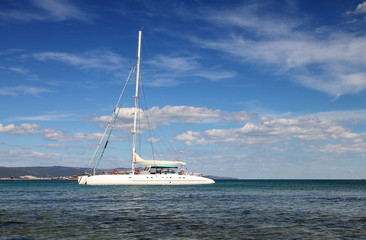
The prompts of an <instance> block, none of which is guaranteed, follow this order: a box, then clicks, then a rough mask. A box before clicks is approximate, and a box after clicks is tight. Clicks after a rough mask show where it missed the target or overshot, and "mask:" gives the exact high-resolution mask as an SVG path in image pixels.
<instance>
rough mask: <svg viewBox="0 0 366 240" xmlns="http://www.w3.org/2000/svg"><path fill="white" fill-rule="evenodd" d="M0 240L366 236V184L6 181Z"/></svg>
mask: <svg viewBox="0 0 366 240" xmlns="http://www.w3.org/2000/svg"><path fill="white" fill-rule="evenodd" d="M0 239H1V240H3V239H366V181H363V180H217V181H216V184H213V185H196V186H88V185H78V184H77V182H76V181H61V180H59V181H57V180H55V181H39V180H38V181H0Z"/></svg>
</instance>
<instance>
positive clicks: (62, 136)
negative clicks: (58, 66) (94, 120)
mask: <svg viewBox="0 0 366 240" xmlns="http://www.w3.org/2000/svg"><path fill="white" fill-rule="evenodd" d="M43 133H44V138H45V139H46V140H51V141H57V142H81V141H98V140H100V139H101V137H102V135H103V133H83V132H78V133H74V134H68V133H66V132H64V131H60V130H55V129H45V130H43ZM113 138H114V137H112V139H113Z"/></svg>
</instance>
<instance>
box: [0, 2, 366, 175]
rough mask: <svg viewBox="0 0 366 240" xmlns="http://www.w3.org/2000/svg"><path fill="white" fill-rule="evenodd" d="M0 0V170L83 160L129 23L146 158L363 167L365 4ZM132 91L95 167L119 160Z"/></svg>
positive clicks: (281, 171) (121, 69)
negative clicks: (138, 68) (145, 117)
mask: <svg viewBox="0 0 366 240" xmlns="http://www.w3.org/2000/svg"><path fill="white" fill-rule="evenodd" d="M0 4H1V7H0V36H1V37H0V83H1V84H0V104H1V105H0V106H1V110H0V166H8V167H12V166H54V165H62V166H75V167H87V166H88V162H89V161H90V159H91V156H92V155H93V152H94V149H95V147H96V146H97V144H98V142H99V139H100V137H101V135H102V133H103V131H104V127H105V125H106V123H107V121H108V118H109V116H110V115H111V114H112V113H113V109H114V107H115V104H116V101H117V99H118V96H119V94H120V92H121V90H122V87H123V84H124V82H125V80H126V78H127V76H128V73H129V71H130V69H131V67H132V65H133V62H134V59H135V57H136V51H137V36H138V30H140V29H143V44H142V80H143V85H144V93H143V95H144V97H145V99H146V103H147V109H146V112H145V113H149V114H150V118H151V119H150V120H151V122H150V123H151V126H152V129H153V130H154V132H157V133H158V134H157V135H155V134H154V135H153V136H154V138H152V141H153V142H156V144H154V148H155V149H156V150H157V152H158V153H157V156H159V157H162V156H161V155H162V152H163V151H164V150H160V151H161V152H159V149H160V147H155V146H159V145H168V146H172V147H173V148H174V149H175V150H176V152H178V154H176V155H175V156H174V158H178V160H183V161H186V162H187V164H188V168H189V169H190V170H193V171H195V172H203V173H205V174H212V175H219V176H233V177H238V178H248V179H251V178H351V179H354V178H356V179H359V178H365V177H366V159H365V157H366V142H365V140H366V106H365V103H366V94H365V93H366V91H365V89H366V68H365V66H366V32H365V31H366V28H365V26H366V2H363V1H352V0H347V1H346V0H340V1H320V2H319V1H305V0H303V1H136V0H135V1H83V0H79V1H66V0H54V1H47V0H33V1H31V0H29V1H1V3H0ZM128 86H129V87H128V88H129V89H130V90H131V89H132V87H131V85H130V84H129V85H128ZM132 95H133V93H132V92H131V93H129V94H126V95H125V96H124V98H123V103H122V105H121V111H120V112H121V114H120V117H119V119H118V121H117V125H116V131H114V132H113V135H112V140H113V141H111V143H110V145H109V146H110V147H109V148H108V150H107V152H106V153H105V157H104V159H103V161H102V163H101V165H100V166H101V167H108V168H109V167H110V168H114V167H129V166H130V156H131V141H130V136H129V133H128V132H129V130H130V128H131V124H130V123H131V112H130V111H131V109H130V107H131V105H130V102H131V101H132V98H131V97H130V96H132ZM142 125H143V129H145V130H143V132H144V133H147V131H146V126H145V125H146V122H142ZM146 138H150V135H148V136H147V137H146ZM145 140H146V139H145ZM145 140H143V141H145ZM180 152H183V154H180ZM141 154H142V155H143V156H145V157H146V158H149V157H150V156H151V153H149V151H148V150H147V149H146V150H142V152H141ZM166 154H167V156H168V157H172V155H170V153H166Z"/></svg>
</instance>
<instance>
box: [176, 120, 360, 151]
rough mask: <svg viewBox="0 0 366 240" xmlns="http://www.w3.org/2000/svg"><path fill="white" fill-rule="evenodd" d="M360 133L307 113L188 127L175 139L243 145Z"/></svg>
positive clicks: (347, 137)
mask: <svg viewBox="0 0 366 240" xmlns="http://www.w3.org/2000/svg"><path fill="white" fill-rule="evenodd" d="M364 136H366V133H353V132H352V131H351V130H350V129H348V128H345V127H343V126H342V125H340V124H338V123H337V122H335V121H331V120H326V119H318V118H316V117H307V118H300V119H286V118H281V119H275V120H271V121H263V122H260V123H246V124H244V126H243V127H240V128H230V129H208V130H206V131H205V132H204V133H202V134H201V133H199V132H191V131H188V132H186V133H183V134H180V135H178V136H177V137H176V138H175V139H176V140H181V141H186V142H185V143H186V144H187V145H193V144H195V145H207V144H233V145H235V146H241V147H243V148H246V147H247V146H248V145H251V146H253V145H257V146H259V145H263V144H272V143H277V142H281V141H290V140H299V141H344V140H354V139H359V138H362V137H364Z"/></svg>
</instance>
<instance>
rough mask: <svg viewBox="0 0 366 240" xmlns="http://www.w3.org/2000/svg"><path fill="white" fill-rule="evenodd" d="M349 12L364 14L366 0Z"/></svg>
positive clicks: (365, 11)
mask: <svg viewBox="0 0 366 240" xmlns="http://www.w3.org/2000/svg"><path fill="white" fill-rule="evenodd" d="M347 13H348V14H351V13H353V14H362V13H366V2H363V3H359V4H358V5H357V7H356V9H355V10H354V11H349V12H347Z"/></svg>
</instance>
